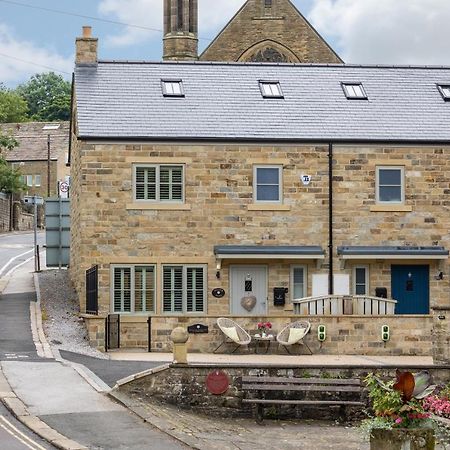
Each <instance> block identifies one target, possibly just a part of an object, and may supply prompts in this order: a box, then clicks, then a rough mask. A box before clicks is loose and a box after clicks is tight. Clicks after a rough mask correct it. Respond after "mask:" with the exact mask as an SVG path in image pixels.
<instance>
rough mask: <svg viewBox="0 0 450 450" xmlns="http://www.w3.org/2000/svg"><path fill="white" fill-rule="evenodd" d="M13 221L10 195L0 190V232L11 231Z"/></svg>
mask: <svg viewBox="0 0 450 450" xmlns="http://www.w3.org/2000/svg"><path fill="white" fill-rule="evenodd" d="M10 222H11V212H10V198H9V195H7V194H3V193H1V192H0V232H5V231H9V227H10Z"/></svg>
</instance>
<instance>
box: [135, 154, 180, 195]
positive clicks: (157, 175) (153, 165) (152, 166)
mask: <svg viewBox="0 0 450 450" xmlns="http://www.w3.org/2000/svg"><path fill="white" fill-rule="evenodd" d="M161 167H181V170H182V175H181V178H182V185H181V200H161V199H160V190H161V189H160V188H161V177H160V173H161ZM138 168H144V169H146V168H155V169H156V199H155V200H153V199H138V198H136V195H137V190H136V170H137V169H138ZM185 189H186V168H185V164H175V163H174V164H133V200H134V201H135V202H137V203H162V204H167V203H170V204H172V203H175V204H183V203H184V202H185Z"/></svg>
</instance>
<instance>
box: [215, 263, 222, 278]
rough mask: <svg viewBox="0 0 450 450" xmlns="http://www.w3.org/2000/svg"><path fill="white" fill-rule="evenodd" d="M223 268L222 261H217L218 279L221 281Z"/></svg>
mask: <svg viewBox="0 0 450 450" xmlns="http://www.w3.org/2000/svg"><path fill="white" fill-rule="evenodd" d="M221 268H222V264H221V261H217V263H216V278H217V279H220V269H221Z"/></svg>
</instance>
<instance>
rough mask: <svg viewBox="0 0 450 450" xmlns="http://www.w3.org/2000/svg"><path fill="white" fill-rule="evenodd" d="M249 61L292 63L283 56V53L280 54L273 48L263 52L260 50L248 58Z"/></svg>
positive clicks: (264, 49) (267, 48) (265, 49)
mask: <svg viewBox="0 0 450 450" xmlns="http://www.w3.org/2000/svg"><path fill="white" fill-rule="evenodd" d="M248 61H252V62H275V63H284V62H290V61H289V58H288V57H287V56H286V55H283V53H281V52H279V51H278V50H276V49H275V48H273V47H266V48H263V49H261V50H258V51H257V52H256V53H254V54H253V55H251V56H250V57H249V58H248Z"/></svg>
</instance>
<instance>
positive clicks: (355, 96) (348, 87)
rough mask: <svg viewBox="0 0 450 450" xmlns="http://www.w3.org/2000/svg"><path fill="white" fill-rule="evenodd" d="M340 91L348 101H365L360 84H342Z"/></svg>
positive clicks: (364, 94)
mask: <svg viewBox="0 0 450 450" xmlns="http://www.w3.org/2000/svg"><path fill="white" fill-rule="evenodd" d="M342 89H343V90H344V93H345V96H346V97H347V98H348V99H349V100H367V95H366V93H365V91H364V88H363V85H362V84H361V83H342Z"/></svg>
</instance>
